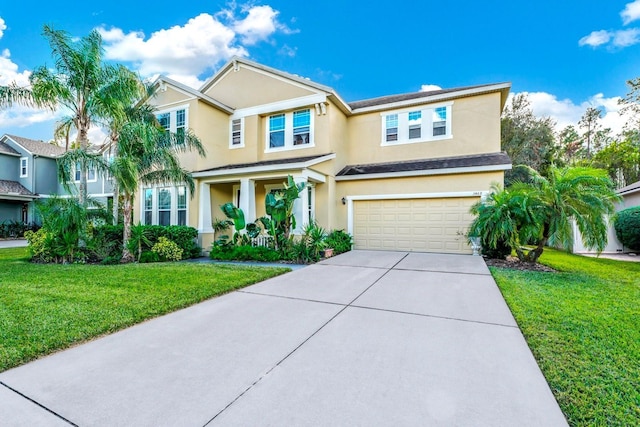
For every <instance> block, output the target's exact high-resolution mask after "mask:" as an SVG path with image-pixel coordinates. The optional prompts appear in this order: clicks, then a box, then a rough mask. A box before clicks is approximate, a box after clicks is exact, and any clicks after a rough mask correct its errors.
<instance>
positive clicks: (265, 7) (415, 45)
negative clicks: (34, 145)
mask: <svg viewBox="0 0 640 427" xmlns="http://www.w3.org/2000/svg"><path fill="white" fill-rule="evenodd" d="M3 3H4V4H3V5H1V6H0V84H7V83H9V82H10V81H12V80H15V81H17V82H19V83H20V82H26V80H27V78H28V74H29V72H30V70H33V69H34V68H35V67H36V66H39V65H44V64H51V62H52V61H51V57H50V51H49V47H48V46H47V44H46V41H45V40H44V38H43V37H42V36H41V32H42V25H43V24H45V23H46V24H50V25H53V26H54V27H55V28H57V29H64V30H66V31H68V32H69V33H71V34H72V35H73V36H78V37H80V36H83V35H86V34H87V33H88V32H89V31H91V30H92V29H94V28H99V29H100V31H101V32H102V33H103V38H104V40H105V47H106V54H107V56H108V57H109V58H111V59H112V60H114V61H117V62H120V63H124V64H126V65H128V66H129V67H131V68H132V69H135V70H138V71H139V72H140V73H141V74H142V75H144V76H152V75H155V74H160V73H161V74H165V75H168V76H170V77H173V78H176V79H177V80H181V81H183V82H184V83H187V84H190V85H192V86H196V87H197V85H198V84H200V83H201V82H203V81H204V80H206V78H208V77H210V76H211V75H212V74H213V73H214V72H215V70H216V69H217V68H219V67H220V66H221V65H223V64H224V63H225V62H226V60H227V59H228V58H229V57H230V56H231V55H233V54H239V55H243V56H247V57H248V58H250V59H252V60H255V61H258V62H261V63H264V64H266V65H269V66H272V67H275V68H279V69H282V70H284V71H288V72H291V73H295V74H298V75H301V76H304V77H308V78H310V79H312V80H314V81H316V82H319V83H323V84H326V85H328V86H331V87H333V88H334V89H335V90H336V91H337V92H338V93H339V94H341V95H342V97H343V98H344V99H345V100H347V101H355V100H360V99H365V98H370V97H376V96H382V95H389V94H395V93H403V92H412V91H418V90H421V88H422V87H423V85H425V86H426V85H437V86H439V87H442V88H450V87H457V86H467V85H475V84H483V83H495V82H504V81H508V82H511V83H512V85H513V86H512V93H520V92H528V93H529V94H530V99H531V101H532V105H533V107H534V111H535V112H536V113H537V114H538V115H550V116H552V117H553V118H555V119H556V120H557V121H558V123H559V127H560V126H564V125H566V124H569V123H575V122H577V120H578V119H579V118H580V116H581V114H582V113H583V112H584V110H585V109H586V108H587V107H588V106H595V107H597V108H601V109H602V110H603V113H604V114H605V119H604V120H605V121H604V124H605V126H609V127H611V128H613V129H614V131H619V130H620V128H621V126H622V123H623V121H624V120H623V119H621V118H620V117H619V115H618V113H617V110H618V106H617V99H618V97H620V96H623V95H624V94H625V93H626V91H627V88H626V86H625V81H626V80H628V79H631V78H634V77H640V0H635V1H630V0H627V1H606V2H605V1H601V0H598V1H596V0H583V1H579V2H578V1H557V0H556V1H547V0H538V1H536V2H524V1H511V2H507V1H492V0H488V1H484V2H478V1H470V0H459V1H457V2H442V1H440V2H434V1H430V0H423V1H415V0H414V1H395V2H381V1H377V0H370V1H367V2H348V1H344V0H343V1H335V0H325V1H322V2H291V1H284V0H265V1H263V2H253V3H240V2H237V3H229V2H216V1H206V2H205V1H197V0H191V1H185V2H175V1H171V2H169V1H163V0H159V1H155V2H153V3H142V2H134V1H128V2H123V1H119V0H112V1H110V2H82V3H81V2H78V3H77V4H73V5H69V6H68V7H64V6H61V5H60V4H56V3H48V4H41V5H38V7H28V6H27V5H26V4H24V3H19V2H8V3H9V4H6V3H7V2H3ZM427 87H428V86H427ZM54 121H55V120H54V118H52V116H51V114H49V113H46V112H34V111H30V110H26V109H24V108H14V109H11V110H5V111H2V112H0V133H15V134H19V135H22V136H26V137H31V138H40V139H45V140H48V139H50V138H51V136H52V129H53V126H54V125H53V123H54ZM99 138H100V134H99V132H98V131H96V132H95V133H94V140H96V141H94V142H100V141H97V139H99Z"/></svg>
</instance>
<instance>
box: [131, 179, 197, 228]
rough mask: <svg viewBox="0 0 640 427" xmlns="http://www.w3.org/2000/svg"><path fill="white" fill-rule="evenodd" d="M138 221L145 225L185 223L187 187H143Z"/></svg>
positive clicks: (186, 217) (186, 219) (186, 215)
mask: <svg viewBox="0 0 640 427" xmlns="http://www.w3.org/2000/svg"><path fill="white" fill-rule="evenodd" d="M142 194H143V197H142V212H141V215H140V221H141V222H142V223H144V224H146V225H187V221H188V214H187V211H188V207H187V187H186V186H184V185H178V186H176V187H152V188H145V189H143V192H142Z"/></svg>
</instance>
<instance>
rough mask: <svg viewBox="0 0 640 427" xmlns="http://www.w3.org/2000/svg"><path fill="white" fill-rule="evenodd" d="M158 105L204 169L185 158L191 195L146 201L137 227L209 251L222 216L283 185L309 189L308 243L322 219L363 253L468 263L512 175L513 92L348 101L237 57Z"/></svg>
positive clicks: (256, 212) (496, 87)
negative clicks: (481, 220) (289, 182)
mask: <svg viewBox="0 0 640 427" xmlns="http://www.w3.org/2000/svg"><path fill="white" fill-rule="evenodd" d="M156 85H157V86H158V94H157V96H156V97H155V98H152V99H151V100H150V103H151V104H153V105H155V106H156V107H157V114H158V118H159V120H160V123H161V124H162V125H163V126H165V128H167V129H170V130H172V131H176V132H180V130H181V129H187V128H190V129H192V130H193V131H194V132H195V134H196V135H198V136H199V137H200V139H201V140H202V142H203V144H204V146H205V148H206V150H207V156H206V157H204V158H201V157H199V156H197V155H196V154H190V155H184V156H182V158H181V159H182V164H183V167H185V168H186V169H187V170H190V171H192V172H193V176H194V178H195V179H196V182H197V186H196V192H195V194H194V195H193V198H191V197H190V196H189V195H187V192H186V189H185V187H184V186H154V187H144V188H141V190H140V191H141V194H140V196H139V198H138V199H137V200H139V201H140V203H138V204H137V206H136V212H135V218H139V219H140V221H141V222H142V223H147V224H187V225H191V226H194V227H197V228H198V231H199V233H200V243H201V244H202V246H203V248H205V249H207V248H208V247H210V246H211V244H212V242H213V238H214V230H213V228H212V220H214V219H215V218H223V217H224V215H223V213H222V212H221V211H220V208H219V206H220V205H222V204H224V203H227V202H233V203H235V204H236V205H237V206H239V207H240V208H242V209H243V211H244V212H245V216H246V218H247V220H248V221H253V220H255V219H256V218H259V217H260V216H262V215H265V207H264V199H265V195H266V194H267V193H268V192H271V191H274V190H277V189H279V188H282V184H283V182H284V181H285V180H286V177H287V175H292V176H293V178H294V179H295V181H296V182H304V183H305V184H306V185H307V187H306V189H305V190H304V191H303V192H302V194H301V198H300V199H299V200H298V201H297V202H296V205H295V216H296V219H297V222H298V229H297V230H295V232H298V233H299V232H300V230H301V228H302V226H303V225H304V224H306V223H308V222H309V221H310V220H312V219H315V220H316V221H318V223H319V224H320V225H321V226H323V227H325V228H327V229H344V230H346V231H348V232H349V233H351V234H353V236H354V240H355V248H357V249H391V250H393V249H397V250H407V251H427V252H449V253H471V249H470V247H469V245H468V243H467V239H466V237H465V236H464V233H465V232H466V231H467V229H468V226H469V224H470V222H471V220H472V216H471V215H470V214H469V208H470V207H471V205H472V204H474V203H475V202H477V201H478V200H480V198H481V197H482V195H484V194H486V193H487V192H488V191H489V190H490V187H491V184H493V183H500V184H502V182H503V177H504V171H505V170H507V169H510V168H511V161H510V159H509V157H508V156H507V155H506V154H505V153H503V152H500V115H501V112H502V109H503V107H504V104H505V102H506V100H507V95H508V93H509V89H510V84H509V83H499V84H488V85H480V86H471V87H463V88H457V89H445V90H437V91H429V92H416V93H408V94H402V95H393V96H385V97H380V98H375V99H368V100H364V101H358V102H350V103H348V102H345V101H344V100H343V99H342V98H341V97H340V95H339V94H337V93H336V92H335V91H334V90H333V89H331V88H329V87H327V86H324V85H321V84H317V83H314V82H312V81H310V80H308V79H305V78H302V77H299V76H295V75H292V74H288V73H285V72H282V71H279V70H275V69H273V68H269V67H266V66H264V65H261V64H258V63H255V62H252V61H249V60H246V59H242V58H234V59H233V60H231V61H230V62H229V63H228V64H226V65H225V66H224V67H222V68H221V69H220V70H219V71H218V72H217V73H216V74H215V75H214V76H213V77H212V78H211V79H210V80H208V81H207V82H206V83H205V84H204V85H203V86H202V87H201V88H200V89H199V90H195V89H191V88H189V87H187V86H185V85H182V84H180V83H178V82H175V81H173V80H171V79H169V78H166V77H160V78H159V79H158V81H157V82H156Z"/></svg>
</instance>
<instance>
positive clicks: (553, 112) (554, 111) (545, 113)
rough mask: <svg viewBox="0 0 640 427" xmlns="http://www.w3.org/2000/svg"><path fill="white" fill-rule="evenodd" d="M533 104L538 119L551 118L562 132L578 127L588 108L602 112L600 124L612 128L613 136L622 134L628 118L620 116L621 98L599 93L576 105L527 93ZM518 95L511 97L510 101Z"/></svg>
mask: <svg viewBox="0 0 640 427" xmlns="http://www.w3.org/2000/svg"><path fill="white" fill-rule="evenodd" d="M525 93H526V94H527V95H528V98H529V101H530V102H531V109H532V110H533V113H534V114H535V115H536V116H537V117H551V118H552V119H553V120H555V121H556V131H560V130H562V129H563V128H565V127H566V126H568V125H573V126H577V124H578V122H579V121H580V118H581V117H582V115H583V114H584V112H585V111H586V110H587V108H588V107H595V108H598V109H600V110H601V111H602V119H601V121H600V123H601V124H602V127H603V128H610V129H611V132H612V134H613V135H617V134H619V133H621V132H622V130H623V128H624V125H625V123H626V122H627V117H625V116H623V115H621V114H620V108H621V107H620V105H619V104H618V100H619V99H620V97H619V96H614V97H611V98H606V97H605V96H604V94H602V93H598V94H595V95H593V96H591V97H590V98H589V99H587V100H585V101H583V102H581V103H578V104H576V103H574V102H573V101H572V100H570V99H558V97H556V96H555V95H553V94H550V93H547V92H525ZM515 95H516V94H510V95H509V101H508V102H511V99H512V98H513V96H515Z"/></svg>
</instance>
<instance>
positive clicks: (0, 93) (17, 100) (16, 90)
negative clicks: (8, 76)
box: [0, 82, 41, 109]
mask: <svg viewBox="0 0 640 427" xmlns="http://www.w3.org/2000/svg"><path fill="white" fill-rule="evenodd" d="M13 104H20V105H26V106H34V105H36V106H41V105H38V104H37V103H36V102H35V100H34V99H33V95H32V93H31V90H29V89H28V88H25V87H21V86H18V85H17V84H16V83H15V82H13V83H11V84H9V85H7V86H0V109H4V108H9V107H11V106H13Z"/></svg>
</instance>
